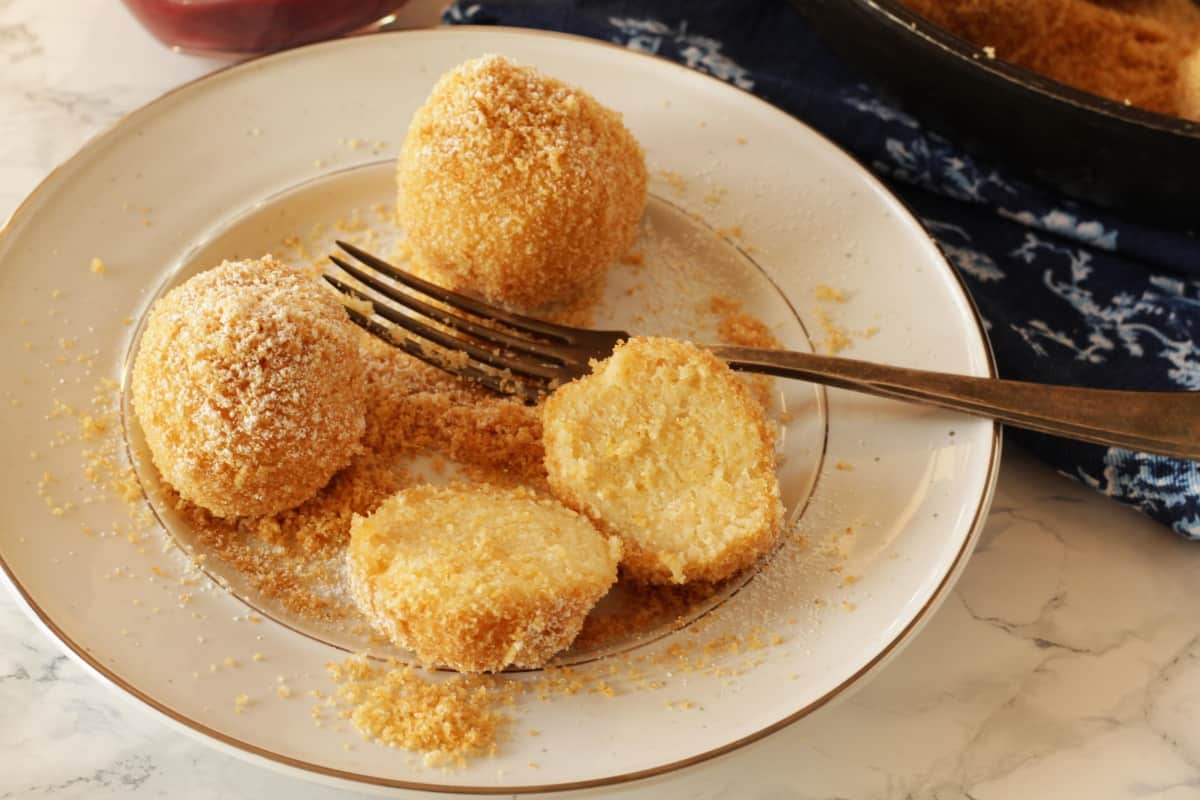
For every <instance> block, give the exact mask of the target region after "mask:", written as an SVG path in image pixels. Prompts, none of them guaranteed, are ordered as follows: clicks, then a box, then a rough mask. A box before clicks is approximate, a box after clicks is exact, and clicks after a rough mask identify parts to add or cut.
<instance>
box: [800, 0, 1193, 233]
mask: <svg viewBox="0 0 1200 800" xmlns="http://www.w3.org/2000/svg"><path fill="white" fill-rule="evenodd" d="M793 2H794V3H795V4H796V5H797V6H798V7H799V8H800V9H801V11H803V12H804V13H805V14H806V15H807V16H808V18H809V19H810V20H811V21H812V24H813V26H814V27H815V28H816V29H817V30H818V31H820V32H821V33H822V34H823V35H824V36H825V38H826V39H827V40H828V41H829V42H830V44H832V45H833V46H834V47H835V48H836V49H837V50H838V51H839V52H840V53H841V54H842V55H843V56H845V57H846V58H847V59H849V60H852V61H854V62H856V63H858V64H859V65H860V66H861V67H862V68H863V69H864V70H865V71H866V72H867V73H868V74H869V75H870V76H871V77H873V78H874V79H875V81H876V83H877V84H878V85H879V86H880V88H882V89H885V90H886V91H888V92H889V93H890V94H892V95H893V96H895V97H896V98H897V99H898V100H899V101H900V102H901V103H902V104H903V105H904V106H905V107H906V108H907V109H908V110H910V111H912V112H913V113H914V114H916V115H917V116H919V117H920V118H921V119H922V120H923V121H924V122H925V123H926V124H928V125H929V126H930V127H931V128H933V129H935V130H939V131H941V132H943V133H946V134H948V135H950V136H952V137H953V138H955V139H956V140H957V141H959V142H961V143H962V144H963V145H964V146H966V147H967V148H969V149H971V150H973V151H975V152H978V153H980V154H981V155H985V156H989V157H991V158H994V159H996V160H998V161H1000V162H1002V163H1005V164H1010V165H1013V166H1016V167H1018V168H1019V169H1020V170H1022V171H1023V172H1024V173H1025V175H1026V177H1030V178H1034V179H1036V180H1040V181H1041V182H1043V183H1046V184H1049V185H1051V186H1054V187H1056V188H1058V189H1060V190H1061V191H1063V192H1065V193H1066V194H1069V195H1071V196H1073V197H1077V198H1080V199H1082V200H1086V201H1089V202H1092V203H1096V204H1098V205H1102V206H1107V207H1111V208H1116V209H1120V210H1122V211H1124V212H1126V213H1128V214H1129V215H1131V216H1133V217H1136V218H1139V219H1141V220H1143V221H1149V222H1158V223H1160V224H1161V223H1168V224H1171V225H1174V226H1181V227H1185V228H1187V229H1189V230H1196V229H1197V228H1200V123H1196V122H1189V121H1187V120H1183V119H1179V118H1177V117H1168V116H1165V115H1163V114H1155V113H1152V112H1149V111H1142V110H1140V109H1136V108H1132V107H1129V106H1125V105H1124V104H1122V103H1117V102H1114V101H1111V100H1106V99H1104V98H1102V97H1098V96H1096V95H1094V94H1090V93H1088V92H1084V91H1080V90H1078V89H1073V88H1071V87H1069V86H1066V85H1064V84H1061V83H1058V82H1057V81H1053V80H1050V79H1049V78H1045V77H1042V76H1041V75H1038V74H1036V73H1034V72H1030V71H1029V70H1026V69H1023V68H1021V67H1017V66H1013V65H1011V64H1007V63H1005V62H1003V61H1000V60H998V59H995V60H993V59H989V58H988V57H987V56H986V54H985V53H984V52H983V51H982V50H981V49H980V48H978V47H976V46H974V45H973V44H971V43H970V42H967V41H965V40H963V39H960V38H958V37H957V36H953V35H951V34H949V33H947V32H946V31H944V30H942V29H941V28H938V27H936V26H935V25H933V24H932V23H930V22H927V21H925V20H924V18H922V17H920V16H918V15H917V14H914V13H913V12H911V11H909V10H908V9H907V8H905V7H904V6H902V5H901V4H900V3H899V2H896V0H793Z"/></svg>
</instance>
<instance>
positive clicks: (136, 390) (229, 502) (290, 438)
mask: <svg viewBox="0 0 1200 800" xmlns="http://www.w3.org/2000/svg"><path fill="white" fill-rule="evenodd" d="M360 336H361V332H360V331H359V330H358V329H357V328H356V327H355V326H354V325H353V324H352V323H351V322H350V320H349V318H348V317H347V315H346V312H345V310H344V309H343V308H342V305H341V303H339V302H338V299H337V295H336V294H335V293H334V292H332V291H330V290H328V289H327V288H326V287H324V286H323V285H322V284H321V283H320V282H319V281H318V280H317V279H316V278H315V277H314V276H312V275H311V274H308V273H305V272H302V271H300V270H298V269H294V268H291V267H288V266H285V265H283V264H281V263H280V262H278V261H276V260H275V259H273V258H271V257H270V256H266V257H264V258H261V259H258V260H248V261H226V262H224V263H223V264H221V265H220V266H219V267H216V268H214V269H211V270H208V271H207V272H202V273H200V274H199V275H196V276H195V277H193V278H191V279H189V280H188V281H187V282H186V283H184V284H182V285H180V286H177V287H176V288H174V289H172V290H171V291H170V292H168V293H167V294H165V295H163V297H161V298H160V299H159V300H157V301H156V302H155V303H154V305H153V306H152V307H151V309H150V314H149V317H148V319H147V322H146V329H145V332H144V333H143V335H142V340H141V343H140V345H139V346H138V352H137V356H136V358H135V360H134V364H133V374H132V393H133V395H132V400H133V409H134V411H135V413H136V414H137V417H138V421H139V422H140V423H141V426H142V430H143V432H144V433H145V437H146V443H147V445H148V446H149V449H150V456H151V458H152V459H153V461H154V464H155V466H156V467H158V470H159V472H160V473H161V475H162V477H163V479H164V480H165V481H166V482H167V483H169V484H170V485H171V486H172V487H174V489H175V490H176V491H177V492H179V495H180V496H181V497H183V498H184V499H185V500H188V501H190V502H192V503H195V504H196V505H198V506H201V507H203V508H205V509H208V510H209V511H211V512H212V513H213V514H215V515H216V516H218V517H226V518H231V517H256V516H263V515H267V514H273V513H276V512H279V511H283V510H285V509H288V508H293V507H295V506H297V505H300V504H301V503H303V502H304V501H306V500H308V499H309V498H311V497H312V496H313V495H315V494H316V493H317V492H318V491H319V490H320V489H321V488H322V487H323V486H324V485H325V484H326V483H327V482H328V481H329V479H330V478H331V477H332V476H333V474H334V473H336V472H337V471H338V470H340V469H341V468H343V467H345V466H346V465H347V464H348V463H349V462H350V459H351V457H353V456H354V455H355V453H357V452H358V451H359V447H360V445H359V440H360V439H361V438H362V435H363V431H364V430H365V427H366V387H365V382H364V379H363V366H362V359H361V357H360V355H359V350H358V347H359V340H360Z"/></svg>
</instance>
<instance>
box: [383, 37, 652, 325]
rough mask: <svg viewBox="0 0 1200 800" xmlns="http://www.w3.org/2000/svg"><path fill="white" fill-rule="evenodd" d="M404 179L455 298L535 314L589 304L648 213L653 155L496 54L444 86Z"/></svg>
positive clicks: (402, 170) (608, 117)
mask: <svg viewBox="0 0 1200 800" xmlns="http://www.w3.org/2000/svg"><path fill="white" fill-rule="evenodd" d="M397 177H398V183H399V190H400V193H399V201H398V206H397V217H398V219H399V221H400V224H401V225H402V226H403V227H404V229H405V231H406V233H407V235H408V241H409V244H410V246H411V247H412V251H413V253H414V254H415V255H416V256H417V258H418V261H419V263H420V264H421V265H422V266H424V267H425V268H426V269H428V270H430V271H431V272H432V273H433V274H434V276H435V277H436V278H437V279H438V280H439V281H441V282H443V283H445V284H447V285H448V286H450V288H454V289H466V290H470V291H475V292H478V293H479V294H481V295H483V296H484V297H486V298H487V299H489V300H492V301H494V302H500V303H505V304H508V305H517V306H523V307H526V308H538V307H542V306H547V305H553V304H558V305H562V304H573V303H575V302H576V301H577V300H579V299H580V298H583V297H587V296H588V293H589V290H592V289H594V288H595V287H597V286H599V285H600V284H601V283H602V282H603V278H604V274H605V271H606V269H607V267H608V265H609V264H610V263H611V262H612V261H614V260H616V259H617V258H619V257H620V256H621V255H622V254H623V252H624V251H625V250H626V249H628V247H629V246H630V244H632V242H633V238H634V236H635V234H636V230H637V224H638V220H639V219H641V216H642V212H643V211H644V210H645V207H646V164H645V157H644V155H643V153H642V148H641V146H640V145H638V143H637V141H636V140H635V139H634V138H633V135H632V134H630V133H629V131H628V130H626V128H625V126H624V124H622V122H621V117H620V115H619V114H617V113H616V112H614V111H611V110H609V109H607V108H605V107H604V106H602V105H600V103H598V102H596V100H594V99H593V98H592V97H591V96H590V95H588V94H587V93H586V92H584V91H583V90H581V89H577V88H575V87H572V86H568V85H567V84H565V83H563V82H561V81H558V80H555V79H554V78H550V77H546V76H544V75H542V74H541V73H540V72H538V71H537V70H535V69H533V68H531V67H526V66H520V65H517V64H515V63H513V62H512V61H509V60H508V59H506V58H503V57H501V56H494V55H493V56H484V57H482V58H478V59H475V60H473V61H468V62H466V63H464V64H461V65H460V66H458V67H456V68H455V69H453V70H451V71H450V72H448V73H446V74H445V75H444V76H442V78H441V80H439V81H438V83H437V85H436V86H435V87H434V89H433V93H432V94H431V95H430V96H429V99H428V100H426V102H425V104H424V105H423V106H422V107H421V108H420V109H419V110H418V111H417V113H416V115H415V116H414V117H413V120H412V123H411V125H410V127H409V129H408V134H407V135H406V136H405V139H404V144H403V145H402V147H401V149H400V159H399V165H398V169H397Z"/></svg>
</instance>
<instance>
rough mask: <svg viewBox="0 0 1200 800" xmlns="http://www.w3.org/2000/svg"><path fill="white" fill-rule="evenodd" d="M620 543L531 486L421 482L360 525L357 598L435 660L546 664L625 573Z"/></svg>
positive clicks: (352, 566) (352, 557)
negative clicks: (619, 565) (621, 570)
mask: <svg viewBox="0 0 1200 800" xmlns="http://www.w3.org/2000/svg"><path fill="white" fill-rule="evenodd" d="M620 558H621V543H620V541H619V540H618V539H617V538H616V537H606V536H604V535H602V534H601V533H600V532H599V531H597V530H596V528H595V527H594V526H593V525H592V523H591V522H589V521H588V519H587V518H586V517H584V516H582V515H581V514H577V513H575V512H574V511H571V510H570V509H569V508H567V507H566V506H564V505H562V504H561V503H559V502H558V501H556V500H553V499H551V498H545V497H538V496H537V495H535V494H534V493H533V492H532V491H530V490H528V489H523V488H516V489H501V488H496V487H492V486H487V485H483V484H479V485H472V486H461V487H444V486H443V487H435V486H419V487H415V488H412V489H406V490H404V491H401V492H399V493H398V494H396V495H393V496H392V497H391V498H389V499H388V500H386V501H385V502H384V503H383V505H381V506H380V507H379V509H378V510H376V511H375V513H373V514H371V515H370V516H368V517H359V516H356V517H355V518H354V521H353V522H352V523H351V527H350V547H349V549H348V551H347V562H348V567H349V574H350V586H351V591H352V594H353V596H354V600H355V603H356V604H357V605H358V607H359V608H360V609H361V610H362V611H363V613H364V614H366V616H367V617H368V619H370V620H371V621H372V623H373V624H374V625H375V626H376V627H377V628H379V629H380V630H381V631H382V632H384V633H386V634H387V636H388V638H389V639H391V640H392V641H393V642H394V643H395V644H397V645H399V646H401V647H407V648H409V649H411V650H413V651H414V652H415V653H416V655H417V657H418V658H419V659H420V660H421V661H422V662H423V663H425V664H427V665H430V666H434V665H436V666H444V667H450V668H452V669H456V670H459V671H460V672H498V671H500V670H502V669H504V668H505V667H508V666H518V667H540V666H542V665H543V664H545V663H546V662H547V661H548V660H549V659H550V658H552V657H553V656H554V655H555V654H556V653H558V652H560V651H562V650H564V649H566V648H567V647H569V646H570V644H571V642H573V641H574V640H575V637H576V635H578V633H579V631H580V629H581V627H582V626H583V621H584V618H585V617H586V616H587V613H588V611H590V610H591V608H592V607H593V606H594V605H595V604H596V603H597V601H599V600H600V598H601V597H603V596H604V595H605V594H606V593H607V592H608V589H609V587H611V586H612V584H613V583H614V582H615V581H616V579H617V563H618V561H620Z"/></svg>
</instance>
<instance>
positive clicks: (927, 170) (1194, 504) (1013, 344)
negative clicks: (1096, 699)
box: [445, 0, 1200, 539]
mask: <svg viewBox="0 0 1200 800" xmlns="http://www.w3.org/2000/svg"><path fill="white" fill-rule="evenodd" d="M445 20H446V22H448V23H450V24H461V23H472V24H502V25H513V26H521V27H531V28H545V29H552V30H559V31H566V32H570V33H577V34H582V35H585V36H592V37H595V38H599V39H606V40H609V41H612V42H615V43H617V44H621V45H624V46H626V47H630V48H633V49H636V50H642V51H646V52H650V53H655V54H657V55H660V56H663V57H665V58H670V59H673V60H675V61H679V62H682V63H684V64H686V65H688V66H689V67H692V68H694V69H697V70H700V71H702V72H706V73H708V74H710V75H713V76H715V77H717V78H719V79H721V80H724V81H727V82H729V83H732V84H734V85H736V86H738V87H740V88H742V89H745V90H747V91H750V92H753V93H755V94H757V95H759V96H761V97H763V98H765V99H766V100H768V101H770V102H772V103H773V104H775V105H777V106H779V107H780V108H782V109H784V110H786V111H788V112H789V113H791V114H793V115H795V116H796V117H798V118H799V119H801V120H803V121H804V122H806V123H808V124H809V125H811V126H812V127H814V128H816V129H817V130H819V131H821V132H822V133H824V134H825V135H826V136H828V137H829V138H830V139H832V140H833V141H835V142H837V143H838V144H840V145H841V146H842V147H844V148H846V149H847V150H848V151H850V152H851V153H852V154H853V155H854V156H856V157H857V158H858V159H859V160H860V161H861V162H862V163H864V164H866V165H867V166H869V167H870V168H871V169H872V170H873V171H874V172H875V173H876V174H877V175H879V176H880V177H882V178H883V179H884V180H885V181H886V182H887V183H888V184H889V185H890V186H891V188H892V189H893V190H894V191H895V192H896V193H897V194H898V195H900V197H902V198H903V199H904V200H905V201H906V202H907V203H908V204H909V206H910V207H911V208H912V209H914V211H915V213H916V214H917V215H918V216H919V217H920V218H921V220H922V221H923V222H924V223H925V226H926V228H928V230H929V232H930V233H931V234H932V235H933V237H934V238H935V239H936V240H937V242H938V244H940V245H941V248H942V250H943V252H944V253H945V254H946V257H947V259H948V260H949V262H950V263H951V264H952V265H953V266H954V268H955V269H956V270H958V272H959V273H960V274H961V275H962V277H963V279H964V280H965V281H966V283H967V286H968V288H969V289H970V291H971V293H972V295H973V297H974V298H975V302H976V303H977V304H978V306H979V310H980V312H981V313H982V314H983V317H984V319H985V322H986V325H987V328H988V332H989V335H990V337H991V341H992V346H993V348H994V350H995V353H996V359H997V362H998V364H999V369H1000V374H1001V375H1002V376H1003V377H1005V378H1013V379H1017V380H1028V381H1040V382H1054V383H1066V384H1076V385H1081V386H1097V387H1107V388H1126V389H1191V390H1200V349H1198V348H1197V345H1196V336H1195V334H1196V333H1197V332H1200V241H1198V240H1197V239H1196V238H1194V236H1192V235H1189V234H1187V233H1184V232H1181V231H1172V230H1160V229H1155V228H1151V227H1147V226H1145V225H1137V224H1133V223H1130V222H1126V221H1124V220H1122V219H1121V218H1120V217H1119V216H1116V215H1113V214H1111V213H1109V212H1104V211H1100V210H1097V209H1095V208H1090V207H1088V206H1086V205H1084V204H1080V203H1076V202H1073V201H1070V200H1066V199H1064V198H1062V197H1059V196H1057V195H1056V194H1054V193H1053V192H1050V191H1047V190H1045V189H1041V188H1038V187H1035V186H1032V185H1029V184H1027V183H1024V182H1022V181H1020V180H1018V179H1016V178H1014V177H1012V176H1011V175H1009V174H1007V171H1006V169H1005V168H1004V166H1003V165H1001V164H990V163H985V162H983V161H981V160H979V159H976V158H974V157H972V156H970V155H968V154H966V153H965V152H964V151H962V150H960V149H959V148H958V147H957V146H955V144H954V143H953V142H951V141H948V140H946V139H945V138H943V137H941V136H939V135H937V134H935V133H931V132H928V131H926V130H924V129H923V127H922V125H921V123H920V121H919V120H917V119H915V118H913V117H911V116H909V115H908V114H906V113H904V112H903V111H901V110H899V109H898V108H896V107H894V106H892V105H890V104H889V103H888V102H886V101H884V100H883V99H882V98H881V97H880V96H879V95H878V94H877V93H876V92H875V91H874V90H873V89H872V88H871V87H870V86H868V85H867V84H865V83H863V82H862V79H861V77H860V76H858V75H856V74H855V73H854V72H853V71H852V70H851V69H850V68H849V67H848V66H847V65H846V64H844V63H843V62H842V61H840V60H839V59H838V58H837V57H836V56H834V55H833V54H832V53H831V52H830V51H829V50H828V49H827V48H826V47H825V46H824V44H823V43H822V42H821V41H820V40H819V39H818V38H817V36H816V34H815V33H814V32H813V31H812V30H811V29H810V28H809V27H808V25H807V23H806V22H805V21H804V19H803V18H802V17H801V16H800V15H799V13H798V12H796V11H795V10H794V9H793V8H792V7H791V6H790V5H788V4H787V3H784V2H779V1H778V0H776V1H775V2H766V1H762V0H760V1H759V2H742V3H731V2H719V1H718V0H651V2H622V0H573V2H547V1H546V0H542V1H541V2H539V1H538V0H518V1H516V2H508V1H506V0H494V2H480V3H474V2H459V3H456V4H455V5H453V6H451V7H450V9H449V10H448V11H447V13H446V17H445ZM1009 435H1011V436H1013V437H1014V438H1015V439H1016V440H1017V441H1019V442H1021V443H1022V444H1024V445H1025V446H1027V447H1029V448H1030V449H1031V450H1033V451H1034V452H1035V453H1037V454H1038V455H1039V456H1040V457H1041V458H1043V459H1044V460H1045V461H1047V462H1049V463H1050V464H1052V465H1053V466H1054V467H1056V468H1057V469H1058V470H1060V471H1061V472H1062V473H1064V474H1065V475H1068V476H1070V477H1072V478H1075V479H1076V480H1079V481H1082V482H1083V483H1085V484H1087V485H1088V486H1091V487H1093V488H1094V489H1096V490H1097V491H1099V492H1103V493H1104V494H1106V495H1108V496H1110V497H1113V498H1115V499H1117V500H1120V501H1121V502H1124V503H1128V504H1130V505H1133V506H1136V507H1137V508H1139V509H1141V510H1142V511H1144V512H1145V513H1147V514H1149V515H1150V516H1151V517H1153V518H1154V519H1156V520H1159V521H1160V522H1162V523H1164V524H1166V525H1169V526H1170V527H1171V528H1172V529H1173V530H1175V531H1176V532H1177V533H1179V534H1181V535H1183V536H1185V537H1188V538H1193V539H1200V469H1198V467H1197V464H1196V463H1195V462H1188V461H1179V460H1176V459H1169V458H1163V457H1159V456H1151V455H1146V454H1143V453H1132V452H1128V451H1125V450H1118V449H1114V448H1105V447H1099V446H1095V445H1088V444H1081V443H1079V442H1071V441H1066V440H1063V439H1057V438H1053V437H1048V436H1042V435H1039V434H1033V433H1027V432H1022V431H1016V430H1010V432H1009Z"/></svg>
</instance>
